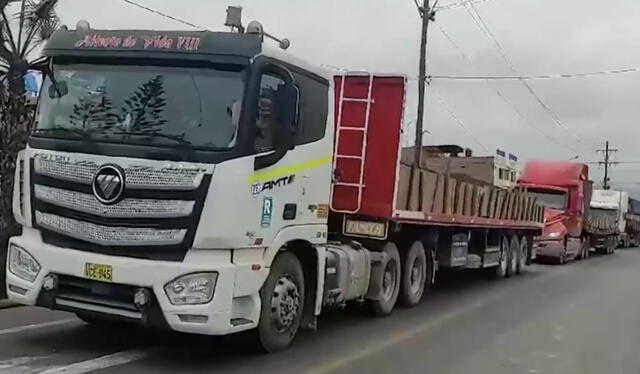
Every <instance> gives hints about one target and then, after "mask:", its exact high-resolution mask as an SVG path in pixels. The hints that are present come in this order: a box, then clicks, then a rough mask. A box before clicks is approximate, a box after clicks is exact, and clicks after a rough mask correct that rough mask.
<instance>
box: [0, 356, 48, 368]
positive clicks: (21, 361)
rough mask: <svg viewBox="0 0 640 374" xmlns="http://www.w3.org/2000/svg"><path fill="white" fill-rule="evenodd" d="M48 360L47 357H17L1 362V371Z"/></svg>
mask: <svg viewBox="0 0 640 374" xmlns="http://www.w3.org/2000/svg"><path fill="white" fill-rule="evenodd" d="M44 358H47V356H41V357H15V358H11V359H9V360H4V361H0V370H5V369H10V368H15V367H16V366H23V365H26V364H28V363H30V362H33V361H37V360H42V359H44Z"/></svg>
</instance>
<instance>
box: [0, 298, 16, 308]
mask: <svg viewBox="0 0 640 374" xmlns="http://www.w3.org/2000/svg"><path fill="white" fill-rule="evenodd" d="M18 305H19V304H16V303H14V302H12V301H9V300H6V299H5V300H0V309H8V308H13V307H16V306H18Z"/></svg>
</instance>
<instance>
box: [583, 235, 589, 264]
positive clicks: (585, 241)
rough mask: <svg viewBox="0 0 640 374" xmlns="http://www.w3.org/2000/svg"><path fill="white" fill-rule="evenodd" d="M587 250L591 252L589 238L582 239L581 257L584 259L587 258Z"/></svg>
mask: <svg viewBox="0 0 640 374" xmlns="http://www.w3.org/2000/svg"><path fill="white" fill-rule="evenodd" d="M589 252H591V247H590V246H589V239H586V238H585V239H583V240H582V259H583V260H586V259H588V258H589Z"/></svg>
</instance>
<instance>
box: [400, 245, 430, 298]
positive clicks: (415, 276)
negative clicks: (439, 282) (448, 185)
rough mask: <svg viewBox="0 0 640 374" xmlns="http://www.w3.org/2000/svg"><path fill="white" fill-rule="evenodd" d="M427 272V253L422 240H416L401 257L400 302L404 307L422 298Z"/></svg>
mask: <svg viewBox="0 0 640 374" xmlns="http://www.w3.org/2000/svg"><path fill="white" fill-rule="evenodd" d="M427 273H428V272H427V255H426V253H425V251H424V246H423V245H422V242H421V241H419V240H417V241H415V242H413V243H412V244H411V247H409V249H408V250H407V251H406V253H405V254H404V258H403V259H402V282H401V284H400V296H399V298H400V299H399V300H400V304H402V305H403V306H405V307H412V306H415V305H417V304H418V303H419V302H420V300H422V295H424V290H425V287H426V282H427ZM429 281H431V280H429Z"/></svg>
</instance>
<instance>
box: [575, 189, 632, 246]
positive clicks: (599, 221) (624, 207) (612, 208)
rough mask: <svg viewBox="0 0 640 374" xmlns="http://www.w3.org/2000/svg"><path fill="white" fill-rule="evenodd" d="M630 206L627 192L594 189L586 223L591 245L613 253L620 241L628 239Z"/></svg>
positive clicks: (623, 241)
mask: <svg viewBox="0 0 640 374" xmlns="http://www.w3.org/2000/svg"><path fill="white" fill-rule="evenodd" d="M628 207H629V194H628V193H627V192H622V191H613V190H594V191H593V195H592V197H591V204H590V210H589V216H588V217H587V221H586V225H585V230H586V232H588V233H589V239H590V245H591V247H593V248H596V250H598V251H600V252H602V253H604V254H612V253H613V252H615V249H616V248H617V247H618V246H619V244H620V243H625V242H627V241H628V238H627V234H626V229H627V212H628Z"/></svg>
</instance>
